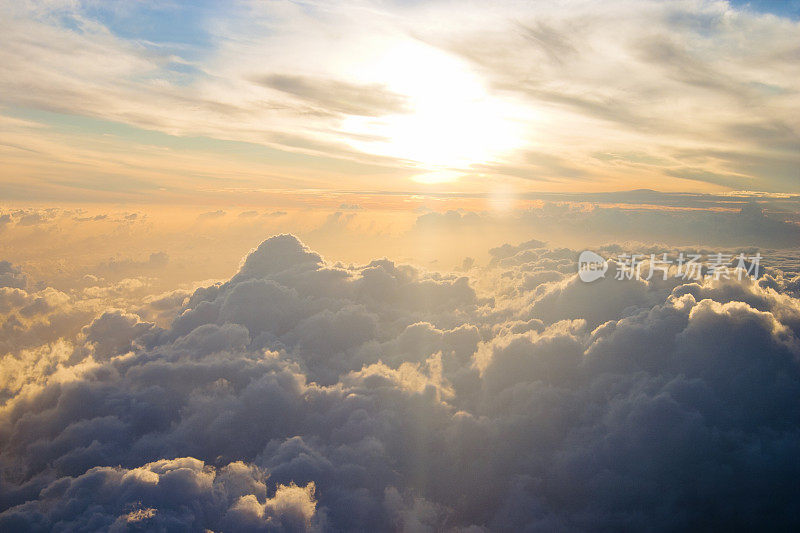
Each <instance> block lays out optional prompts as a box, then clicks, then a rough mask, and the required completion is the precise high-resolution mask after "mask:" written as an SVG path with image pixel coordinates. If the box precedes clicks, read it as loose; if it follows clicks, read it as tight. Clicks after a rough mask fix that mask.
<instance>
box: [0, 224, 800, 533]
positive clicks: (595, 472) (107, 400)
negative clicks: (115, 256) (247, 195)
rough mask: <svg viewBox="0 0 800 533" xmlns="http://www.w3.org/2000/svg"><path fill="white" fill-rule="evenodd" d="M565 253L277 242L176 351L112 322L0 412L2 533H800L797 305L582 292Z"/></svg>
mask: <svg viewBox="0 0 800 533" xmlns="http://www.w3.org/2000/svg"><path fill="white" fill-rule="evenodd" d="M571 253H574V252H570V251H567V250H548V249H546V248H544V247H543V244H542V243H526V244H525V245H524V246H520V247H511V246H508V247H502V248H499V249H497V250H496V251H495V252H494V253H493V256H494V257H495V261H494V262H493V263H492V265H491V266H490V267H489V268H488V269H487V270H485V271H479V270H478V269H472V270H471V271H470V273H471V275H473V278H471V279H468V278H466V277H458V276H454V275H443V274H438V273H431V272H425V271H422V270H419V269H417V268H415V267H412V266H408V265H401V264H396V263H393V262H391V261H389V260H379V261H373V262H371V263H369V264H367V265H363V266H343V265H338V264H337V265H332V264H329V263H326V262H325V261H324V260H323V259H322V258H321V257H320V256H319V255H318V254H316V253H314V252H312V251H310V250H309V249H307V248H306V247H305V246H304V245H303V244H302V243H300V242H299V241H298V240H297V239H296V238H294V237H292V236H289V235H281V236H277V237H273V238H271V239H268V240H267V241H265V242H263V243H262V244H261V245H260V246H259V247H258V248H257V249H255V250H254V251H253V252H252V253H251V254H250V255H249V257H248V258H247V260H246V261H245V262H244V263H243V265H242V267H241V269H240V270H239V272H238V273H237V274H236V275H235V276H233V277H232V278H231V279H230V280H229V281H226V282H224V283H218V284H215V285H211V286H208V287H204V288H201V289H198V290H197V291H195V293H194V294H193V295H192V296H191V298H189V299H188V300H187V301H186V302H185V304H184V305H183V308H182V310H181V311H180V313H179V314H178V316H177V317H176V318H175V320H174V321H173V322H172V324H171V325H169V327H159V326H156V325H155V324H149V323H147V322H144V321H143V320H142V319H141V318H140V317H138V316H135V315H131V314H128V313H126V312H123V311H113V312H107V313H106V314H104V315H101V316H99V317H97V318H96V319H95V320H94V321H92V322H90V324H89V325H87V326H86V327H84V328H83V330H82V332H81V333H80V336H79V338H78V340H77V341H76V342H79V343H82V344H81V346H79V348H78V349H76V350H74V351H73V352H70V354H69V357H65V358H63V359H62V360H60V361H59V362H58V363H57V365H56V366H58V370H59V372H60V374H59V376H60V377H59V379H48V378H47V376H44V377H42V378H41V379H40V380H39V381H37V382H36V383H31V384H28V385H26V386H23V387H21V388H20V390H19V391H17V392H16V393H15V394H13V395H12V396H11V397H10V398H8V400H7V401H6V402H5V403H4V405H3V407H2V408H1V409H0V471H1V472H2V476H3V485H2V489H0V509H2V512H1V513H0V529H5V530H15V531H26V530H30V531H36V530H46V529H53V528H61V529H79V528H82V529H88V530H93V529H102V530H109V529H110V530H126V529H136V528H139V529H150V530H152V529H159V528H164V529H172V528H174V529H181V528H187V529H203V528H206V529H211V530H215V531H249V530H252V531H270V530H332V531H344V530H354V529H358V530H405V531H441V530H449V529H454V530H455V529H463V530H472V531H481V530H498V531H502V530H529V531H557V530H565V531H566V530H587V529H602V530H626V529H633V530H641V529H651V530H675V529H692V528H695V529H696V528H704V527H708V528H716V529H724V528H729V529H730V528H737V527H746V528H753V529H754V528H760V529H775V528H777V529H781V528H783V529H790V528H792V527H797V526H798V524H800V515H798V513H797V511H796V505H794V502H795V501H796V500H797V497H798V496H800V494H798V489H797V484H796V479H797V476H798V475H800V468H799V467H798V465H797V461H796V457H797V456H798V454H799V453H800V429H798V428H800V415H799V414H798V410H797V408H796V404H797V398H798V396H799V395H800V366H799V365H798V361H799V360H800V340H798V336H799V335H800V302H799V301H798V300H797V299H796V297H795V295H792V293H791V291H786V290H784V288H785V287H786V285H787V283H790V282H791V281H790V280H789V281H787V278H786V277H782V274H781V275H779V271H773V273H772V274H770V275H769V276H765V277H763V278H762V279H761V280H760V281H759V282H753V281H720V282H704V283H689V284H673V285H672V286H667V285H665V284H648V283H644V282H642V283H639V284H637V283H635V282H630V283H629V282H610V283H608V284H606V285H602V284H601V285H597V288H591V287H590V286H587V285H584V284H580V282H576V281H575V275H574V274H571V273H570V272H569V270H568V268H567V266H568V265H569V262H570V261H572V259H571V256H570V254H571ZM537 272H539V273H540V272H548V273H549V274H546V275H544V274H539V275H541V276H542V278H541V279H539V280H538V281H539V282H540V283H537V280H535V279H532V278H530V277H528V276H530V275H531V274H536V273H537ZM478 277H484V278H486V279H477V278H478ZM518 281H522V283H517V282H518ZM487 287H490V288H491V289H486V288H487ZM68 372H69V373H70V374H69V375H70V376H71V377H70V378H67V377H65V374H66V373H68Z"/></svg>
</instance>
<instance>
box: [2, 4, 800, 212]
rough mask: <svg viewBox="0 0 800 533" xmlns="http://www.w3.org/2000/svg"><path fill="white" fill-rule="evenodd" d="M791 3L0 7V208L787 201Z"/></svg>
mask: <svg viewBox="0 0 800 533" xmlns="http://www.w3.org/2000/svg"><path fill="white" fill-rule="evenodd" d="M798 35H800V23H798V8H797V5H796V2H767V1H765V2H725V1H701V0H692V1H689V0H686V1H674V2H665V1H659V2H656V1H653V2H648V1H635V2H634V1H624V0H615V1H608V2H590V1H577V0H576V1H562V2H502V3H491V4H489V3H483V2H424V3H419V2H361V1H352V2H336V3H325V2H268V3H261V2H253V3H249V2H237V3H217V2H200V3H198V2H191V3H189V2H179V1H173V2H167V3H163V2H149V1H143V2H135V3H130V2H91V1H87V2H80V1H49V2H3V3H2V7H0V62H1V63H2V64H3V66H4V68H3V70H2V73H0V128H2V131H3V136H2V138H1V139H0V155H1V156H2V157H3V160H4V165H3V169H2V170H0V192H2V193H3V197H5V198H8V199H22V200H32V199H37V200H42V201H44V200H47V201H53V200H65V201H75V200H87V201H94V200H104V201H107V200H119V201H155V200H157V199H160V200H162V201H170V200H177V199H181V200H187V199H188V200H191V199H192V198H195V199H203V198H206V197H207V196H209V195H219V194H221V193H224V192H225V191H228V192H230V193H231V194H235V192H236V191H269V190H282V191H286V190H307V189H325V190H347V191H409V192H412V193H413V192H414V191H420V190H434V189H435V190H450V191H462V192H464V191H472V192H484V193H491V192H492V191H496V190H504V191H505V190H512V191H561V192H569V191H613V190H625V189H639V188H649V189H656V190H662V191H694V192H704V191H705V192H725V191H732V190H749V191H767V192H798V183H800V175H799V174H798V172H799V171H798V168H800V141H798V131H797V125H798V124H800V112H798V110H800V96H798V94H800V81H798V80H800V43H799V42H798V39H797V36H798Z"/></svg>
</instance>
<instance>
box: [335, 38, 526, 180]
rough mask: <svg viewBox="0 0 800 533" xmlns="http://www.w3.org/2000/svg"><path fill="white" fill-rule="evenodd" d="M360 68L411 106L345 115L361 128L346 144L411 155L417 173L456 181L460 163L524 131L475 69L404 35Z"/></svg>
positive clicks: (348, 127)
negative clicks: (402, 109) (384, 113)
mask: <svg viewBox="0 0 800 533" xmlns="http://www.w3.org/2000/svg"><path fill="white" fill-rule="evenodd" d="M365 68H366V76H368V78H369V79H370V81H371V82H372V83H379V84H381V85H384V86H385V87H386V88H387V89H388V90H390V91H393V92H395V93H398V94H400V95H403V96H404V97H406V98H407V101H408V108H409V112H407V113H404V114H394V115H390V116H386V117H380V118H375V117H349V118H348V119H347V120H346V121H345V124H344V126H343V127H344V129H345V131H348V132H350V133H353V134H354V136H361V138H359V139H357V140H353V141H351V145H352V146H353V147H354V148H356V149H358V150H364V151H366V152H370V153H374V154H378V155H385V156H390V157H397V158H401V159H406V160H409V161H410V162H412V163H413V164H415V165H417V166H419V168H420V173H419V174H418V175H417V177H416V178H415V180H416V181H418V182H420V183H443V182H449V181H455V180H456V179H458V176H459V175H461V172H459V170H462V171H463V170H466V169H467V168H468V167H469V166H470V165H472V164H475V163H483V162H490V161H492V160H493V159H495V158H496V157H497V156H498V155H500V154H502V153H504V152H507V151H510V150H512V149H514V148H515V147H517V146H518V144H519V139H520V138H521V135H520V131H519V126H518V123H517V121H516V120H515V117H514V109H513V106H512V105H510V104H508V103H505V102H502V101H500V100H499V99H496V98H493V97H492V96H491V95H489V94H488V93H487V92H486V90H485V88H484V86H483V85H482V84H481V83H480V81H479V79H478V77H477V76H476V75H475V74H474V73H472V72H471V71H470V70H469V69H468V68H467V67H466V65H464V64H463V63H461V62H460V61H458V60H457V59H455V58H453V57H452V56H449V55H447V54H446V53H444V52H441V51H438V50H436V49H434V48H432V47H429V46H426V45H424V44H421V43H415V42H406V43H403V44H400V45H397V46H394V47H392V48H390V49H389V50H388V51H387V52H386V53H385V54H383V55H382V56H381V57H380V58H379V60H378V61H376V62H375V64H372V65H366V66H365ZM364 138H371V139H377V140H364Z"/></svg>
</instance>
